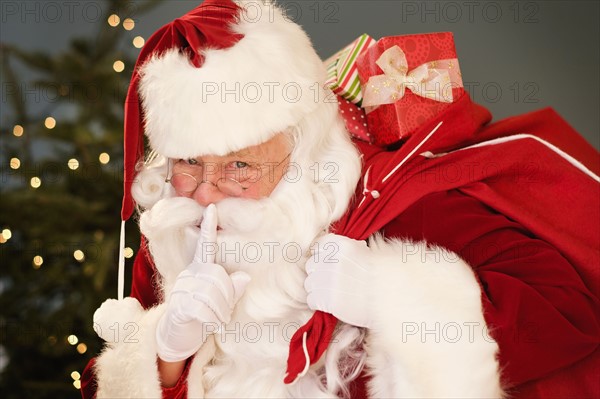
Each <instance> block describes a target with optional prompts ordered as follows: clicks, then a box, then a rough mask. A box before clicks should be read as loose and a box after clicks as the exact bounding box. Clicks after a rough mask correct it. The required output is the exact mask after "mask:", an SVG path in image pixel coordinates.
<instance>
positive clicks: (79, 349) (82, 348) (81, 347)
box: [77, 342, 87, 355]
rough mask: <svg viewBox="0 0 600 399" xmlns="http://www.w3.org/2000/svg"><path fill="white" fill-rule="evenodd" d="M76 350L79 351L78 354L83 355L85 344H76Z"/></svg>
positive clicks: (85, 350) (85, 349)
mask: <svg viewBox="0 0 600 399" xmlns="http://www.w3.org/2000/svg"><path fill="white" fill-rule="evenodd" d="M77 352H79V354H80V355H83V354H84V353H85V352H87V345H86V344H84V343H83V342H82V343H80V344H79V345H77Z"/></svg>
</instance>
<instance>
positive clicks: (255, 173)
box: [169, 133, 291, 207]
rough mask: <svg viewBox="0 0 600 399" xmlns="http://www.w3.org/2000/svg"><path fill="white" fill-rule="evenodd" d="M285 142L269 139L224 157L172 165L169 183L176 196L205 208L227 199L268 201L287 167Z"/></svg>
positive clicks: (283, 138) (280, 137) (284, 138)
mask: <svg viewBox="0 0 600 399" xmlns="http://www.w3.org/2000/svg"><path fill="white" fill-rule="evenodd" d="M290 147H291V145H290V140H289V138H288V137H287V136H286V135H285V134H283V133H279V134H277V135H275V136H274V137H273V138H272V139H270V140H268V141H266V142H264V143H262V144H259V145H255V146H251V147H247V148H244V149H242V150H240V151H235V152H232V153H230V154H227V155H225V156H214V155H206V156H200V157H196V158H188V159H179V160H174V161H173V166H172V168H171V169H172V170H171V172H170V178H169V181H170V183H171V185H172V186H173V188H174V189H175V192H176V194H177V195H178V196H182V197H188V198H191V199H193V200H194V201H196V202H197V203H198V204H199V205H201V206H203V207H206V206H208V205H209V204H211V203H213V204H216V203H218V202H220V201H222V200H224V199H226V198H229V197H237V198H246V199H260V198H265V197H268V196H269V195H270V194H271V193H272V192H273V190H274V189H275V187H276V186H277V184H278V183H279V181H280V180H281V178H282V176H283V175H284V173H285V171H286V168H287V167H288V164H289V155H290V152H291V148H290Z"/></svg>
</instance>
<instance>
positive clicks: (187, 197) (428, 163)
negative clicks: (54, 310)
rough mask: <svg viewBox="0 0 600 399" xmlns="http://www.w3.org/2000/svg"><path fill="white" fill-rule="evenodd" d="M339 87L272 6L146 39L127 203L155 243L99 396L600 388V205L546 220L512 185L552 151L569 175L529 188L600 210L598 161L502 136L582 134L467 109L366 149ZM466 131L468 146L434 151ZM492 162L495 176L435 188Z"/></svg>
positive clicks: (101, 364) (94, 390) (121, 313)
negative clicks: (449, 169) (493, 120)
mask: <svg viewBox="0 0 600 399" xmlns="http://www.w3.org/2000/svg"><path fill="white" fill-rule="evenodd" d="M324 81H325V71H324V67H323V63H322V61H321V60H320V59H319V57H318V56H317V55H316V53H315V51H314V50H313V47H312V45H311V43H310V41H309V39H308V37H307V36H306V34H305V33H304V32H303V31H302V29H301V28H300V27H299V26H297V25H296V24H295V23H293V22H291V21H289V20H287V19H286V18H285V16H284V15H283V14H282V12H281V11H280V10H279V9H278V8H277V7H276V6H275V5H273V4H271V3H269V2H262V1H238V2H235V3H234V2H232V1H229V0H221V1H216V0H207V1H205V2H204V3H203V4H201V5H200V6H199V7H197V8H196V9H194V10H192V11H191V12H190V13H188V14H186V15H184V16H183V17H181V18H179V19H177V20H175V21H173V22H171V23H169V24H167V25H166V26H165V27H163V28H161V29H160V30H159V31H158V32H157V33H155V35H154V36H153V37H152V38H150V39H149V40H148V42H147V44H146V46H145V47H144V49H143V50H142V52H141V54H140V57H139V59H138V63H137V65H136V70H135V72H134V76H133V78H132V84H131V86H130V90H129V94H128V101H127V104H126V132H125V133H126V160H125V168H126V182H125V184H126V198H125V200H124V208H123V217H124V220H126V219H127V218H129V216H131V214H132V212H133V208H134V206H133V202H132V199H131V195H132V196H133V198H134V199H135V202H136V203H137V210H138V212H139V225H140V230H141V232H142V234H143V236H144V240H143V243H142V247H141V249H140V252H139V253H138V255H137V259H136V262H135V266H134V277H133V287H132V296H131V297H129V298H125V299H121V300H108V301H107V302H105V303H104V304H103V305H102V307H100V309H98V311H97V312H96V314H95V317H94V322H95V326H96V328H97V332H98V334H99V335H100V336H101V337H102V338H103V339H105V340H106V341H107V344H106V348H105V350H104V351H103V352H102V353H101V354H100V355H99V356H98V357H97V358H96V359H95V360H94V361H93V362H91V363H90V365H89V366H88V368H87V369H86V372H85V373H84V377H83V382H84V384H83V387H82V392H83V394H84V397H97V398H113V397H131V398H157V397H161V396H162V397H168V398H184V397H190V398H192V397H193V398H196V397H228V398H231V397H340V396H343V397H364V396H367V395H368V396H370V397H476V398H481V397H486V398H487V397H502V396H503V395H505V393H506V391H507V390H512V391H511V392H510V393H511V394H512V395H516V396H519V395H523V396H526V395H527V394H531V395H539V394H540V393H542V394H543V393H546V394H547V393H548V392H549V391H550V390H554V391H555V392H556V390H557V389H558V392H568V393H573V392H586V393H589V392H592V391H590V389H592V390H593V389H598V386H597V383H594V382H593V381H591V380H590V379H589V372H590V370H592V367H597V364H598V363H597V360H598V356H597V354H598V351H596V348H597V347H598V336H599V323H598V299H597V293H598V287H597V286H596V285H595V283H592V284H590V283H588V282H587V281H584V280H586V279H588V278H593V277H595V276H597V275H598V274H597V271H590V270H591V268H590V267H581V264H586V262H588V263H589V262H596V265H597V262H598V259H599V258H598V248H597V246H595V245H593V244H592V245H591V246H590V245H588V244H589V243H590V242H594V241H593V240H597V237H598V231H597V230H598V229H597V226H594V225H592V224H590V222H589V219H590V218H594V217H595V216H597V214H598V207H596V209H591V208H588V209H587V210H586V213H585V215H588V214H589V213H592V215H591V216H590V217H582V214H578V213H577V212H576V211H575V210H569V211H568V212H567V210H565V209H564V208H561V205H560V204H559V203H557V205H555V207H554V208H552V207H550V209H545V211H547V213H548V215H550V216H548V217H544V216H539V212H538V214H536V212H533V211H532V210H533V209H536V210H539V207H540V204H539V203H535V202H536V201H537V199H538V197H545V196H547V195H548V190H549V189H552V190H560V188H559V187H555V186H554V185H553V184H551V183H552V181H549V182H548V184H543V185H542V184H540V186H543V188H540V189H539V190H534V191H536V193H537V192H539V194H531V193H530V191H531V190H530V188H531V187H528V188H522V187H521V188H518V187H517V188H515V186H516V185H515V184H514V183H515V182H514V175H510V174H508V173H503V171H504V172H506V171H507V170H509V169H507V168H508V166H507V165H514V164H515V163H514V162H513V161H514V159H517V158H518V157H528V156H530V155H531V154H536V155H535V156H539V157H540V158H539V159H542V160H543V162H546V161H548V162H550V163H551V162H554V164H560V165H561V166H559V167H558V166H557V167H558V168H559V169H560V173H554V174H553V173H548V174H541V172H540V171H539V170H538V171H536V173H538V172H539V173H538V174H534V175H532V176H534V177H538V176H541V177H542V178H544V179H553V178H556V177H557V176H560V177H561V178H562V179H568V181H569V182H571V183H573V185H572V186H571V189H572V190H573V191H575V192H574V193H572V194H573V195H575V196H579V197H580V198H581V201H584V202H585V203H586V204H588V205H589V206H594V205H596V202H597V201H598V199H597V195H596V198H594V194H597V193H598V185H597V181H598V177H597V175H596V174H594V173H593V172H592V171H591V170H590V168H593V167H594V166H596V167H597V164H594V162H595V161H594V160H596V161H597V158H594V157H597V153H596V152H595V151H594V150H592V149H590V148H588V147H586V145H585V144H583V143H582V141H577V146H576V147H577V150H573V151H571V152H577V153H578V154H582V155H581V157H580V158H583V160H582V159H580V161H581V162H579V161H575V160H574V159H573V158H572V157H571V156H569V155H567V154H566V153H565V151H566V150H571V149H573V148H574V147H575V145H574V144H572V143H571V144H570V147H569V145H566V147H567V148H566V149H565V148H563V149H559V148H558V147H557V146H556V145H554V144H550V143H549V142H548V141H546V140H543V139H540V138H537V139H535V140H528V137H521V136H523V135H521V136H519V137H513V138H508V139H507V138H506V137H504V136H506V135H507V132H513V133H523V132H525V133H529V135H531V134H533V133H536V132H537V131H538V130H544V129H543V128H545V127H547V126H546V125H543V123H542V122H541V121H542V120H544V121H546V122H545V123H549V122H552V123H553V126H555V127H560V128H561V129H563V130H566V131H567V133H569V132H571V130H569V128H568V126H567V125H566V124H564V123H563V122H562V121H561V120H560V119H559V118H558V117H557V116H556V115H555V114H552V113H551V112H550V113H549V111H546V113H545V114H543V115H537V116H528V117H525V118H522V119H518V118H517V119H513V120H511V121H508V122H504V124H502V123H500V124H496V125H492V126H490V127H486V128H483V129H482V127H483V126H484V125H485V124H486V123H487V122H489V114H488V113H487V111H485V110H483V109H481V108H479V107H477V106H475V105H473V104H472V103H471V102H470V101H469V100H468V96H466V97H465V98H463V99H459V100H457V101H456V105H453V107H452V108H451V109H450V110H449V111H448V113H447V114H446V115H445V116H440V118H441V119H440V118H438V120H435V121H432V122H430V123H429V124H428V125H426V126H423V129H422V131H421V132H417V133H415V135H414V138H411V140H412V141H411V140H409V141H407V142H405V143H404V144H403V146H402V149H401V151H396V150H395V151H389V150H386V149H381V148H374V147H373V146H369V145H367V144H360V143H353V142H352V140H351V139H350V137H349V135H348V133H347V131H346V129H345V126H344V123H343V121H342V119H341V117H340V115H339V113H338V104H337V102H336V101H331V99H332V96H331V93H330V92H329V91H328V90H327V89H325V88H324V87H323V82H324ZM465 115H467V116H468V117H467V118H466V119H465ZM549 118H550V119H549ZM552 118H554V119H552ZM452 123H453V124H461V126H463V125H464V129H463V130H464V134H465V136H464V137H452V138H448V137H444V138H443V139H440V140H437V141H436V140H435V136H432V135H434V134H438V133H437V132H438V130H439V132H440V133H439V134H443V129H444V127H445V126H447V125H448V124H452ZM444 124H446V125H444ZM542 125H543V126H542ZM516 129H524V130H518V131H517V130H516ZM475 132H477V134H478V135H477V139H474V138H473V137H474V136H475ZM144 134H145V136H146V137H147V139H148V141H149V146H150V149H151V151H150V152H149V154H148V155H147V156H146V159H145V160H144V161H142V160H141V157H142V153H143V149H144V147H143V135H144ZM569 134H570V133H569ZM529 135H526V136H529ZM432 137H433V138H432ZM498 137H502V138H501V139H498ZM510 137H512V136H510ZM532 137H533V136H532ZM487 139H493V140H491V141H489V140H488V141H486V140H487ZM476 142H477V143H480V144H476V145H472V144H473V143H476ZM531 142H535V143H531ZM424 143H427V145H424ZM459 144H460V147H462V148H464V149H463V150H461V151H450V150H454V149H457V148H459ZM515 144H516V146H515ZM511 146H512V147H511ZM483 147H485V148H486V149H482V148H483ZM525 147H527V148H530V149H529V150H522V148H525ZM523 151H528V152H527V154H525V153H524V152H523ZM502 154H506V156H503V155H502ZM590 154H591V155H590ZM493 155H498V158H499V159H500V160H499V161H498V162H499V163H498V165H499V166H498V167H497V168H496V169H494V170H493V171H491V170H490V168H487V169H486V170H485V171H483V169H482V170H479V169H477V167H475V169H474V170H473V173H469V176H463V177H461V179H459V180H456V181H452V182H448V181H444V182H440V181H431V180H428V177H427V176H429V177H431V176H433V175H432V174H431V171H434V170H436V169H435V168H440V167H443V166H444V165H448V164H449V163H452V162H459V164H469V165H473V163H472V161H473V159H489V158H488V157H490V156H493ZM515 157H517V158H515ZM590 157H591V158H590ZM587 159H592V161H591V162H585V161H586V160H587ZM468 162H471V163H468ZM511 162H512V163H511ZM582 162H583V163H582ZM553 167H555V166H553ZM503 168H504V169H503ZM390 171H392V173H395V175H394V178H393V179H388V177H389V175H391V174H390ZM480 172H481V173H480ZM486 173H487V174H486ZM384 176H386V177H385V178H383V177H384ZM506 176H508V178H506ZM510 183H513V184H510ZM549 187H550V188H549ZM524 192H527V194H524ZM524 195H531V201H528V205H523V206H521V205H518V206H515V205H514V204H515V203H517V202H518V200H522V199H523V198H524ZM565 195H567V193H565ZM569 195H570V194H569ZM594 201H595V202H594ZM562 204H564V201H563V202H562ZM561 214H562V215H561ZM573 218H576V219H575V220H577V221H578V222H577V223H575V222H571V223H566V225H560V223H561V222H562V221H564V220H566V219H568V220H572V219H573ZM548 219H553V220H556V221H557V225H559V228H552V226H551V223H546V224H544V221H546V220H548ZM540 220H541V221H540ZM586 220H587V221H586ZM548 225H550V226H548ZM575 225H576V228H571V227H569V226H575ZM560 231H562V232H563V234H567V235H568V238H565V237H562V236H560ZM578 231H579V232H578ZM557 237H558V238H557ZM586 237H587V238H586ZM367 238H368V239H367ZM596 245H597V241H596ZM582 259H583V260H582ZM315 311H318V314H317V316H313V314H314V312H315ZM322 312H325V313H326V314H325V313H322ZM331 315H333V316H335V318H333V316H331ZM336 319H338V320H339V321H337V320H336ZM307 323H308V324H307ZM301 326H304V327H301ZM582 359H583V360H582ZM590 359H591V360H590ZM593 370H597V368H595V369H593ZM561 373H562V374H561ZM565 373H566V374H565ZM575 386H577V387H576V388H574V387H575ZM515 387H517V389H515ZM557 387H558V388H557ZM544 389H545V390H544ZM561 389H562V391H561ZM577 390H580V391H577ZM596 392H597V391H596Z"/></svg>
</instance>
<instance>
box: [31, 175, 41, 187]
mask: <svg viewBox="0 0 600 399" xmlns="http://www.w3.org/2000/svg"><path fill="white" fill-rule="evenodd" d="M29 184H31V187H33V188H39V187H40V186H41V185H42V179H40V178H39V177H32V178H31V180H30V181H29Z"/></svg>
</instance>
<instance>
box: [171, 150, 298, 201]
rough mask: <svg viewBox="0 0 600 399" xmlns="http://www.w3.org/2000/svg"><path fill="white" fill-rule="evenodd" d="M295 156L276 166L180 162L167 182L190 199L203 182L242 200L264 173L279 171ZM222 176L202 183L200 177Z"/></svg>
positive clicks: (239, 162)
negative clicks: (266, 171) (265, 171)
mask: <svg viewBox="0 0 600 399" xmlns="http://www.w3.org/2000/svg"><path fill="white" fill-rule="evenodd" d="M290 155H291V152H289V153H288V154H287V155H286V156H285V158H283V159H282V160H281V161H280V162H278V163H276V164H273V163H271V162H268V163H265V164H263V165H260V164H250V163H247V162H243V161H232V162H229V163H226V164H221V163H213V162H201V161H197V160H195V159H180V160H178V161H176V162H175V163H173V174H172V175H171V177H170V178H167V179H165V182H166V183H171V185H172V186H173V188H174V189H175V191H176V192H177V193H179V194H181V195H186V196H189V195H191V194H192V193H193V192H194V191H196V190H197V189H198V187H199V186H200V185H201V184H202V183H207V184H210V185H212V186H215V187H216V188H217V189H218V190H220V191H221V192H222V193H223V194H225V195H227V196H230V197H239V196H241V195H242V194H243V193H244V191H246V190H247V189H248V188H250V186H251V185H252V184H254V183H256V182H257V181H259V180H260V179H261V178H262V177H263V171H264V170H265V169H267V168H269V169H270V171H269V175H272V173H273V172H274V171H275V168H277V167H279V166H280V165H281V164H282V163H283V162H285V160H286V159H288V158H289V157H290ZM205 175H206V176H207V177H208V176H220V177H219V178H218V179H216V181H214V182H213V181H210V180H206V179H205V180H200V181H199V180H198V179H197V178H196V176H201V177H204V176H205Z"/></svg>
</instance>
